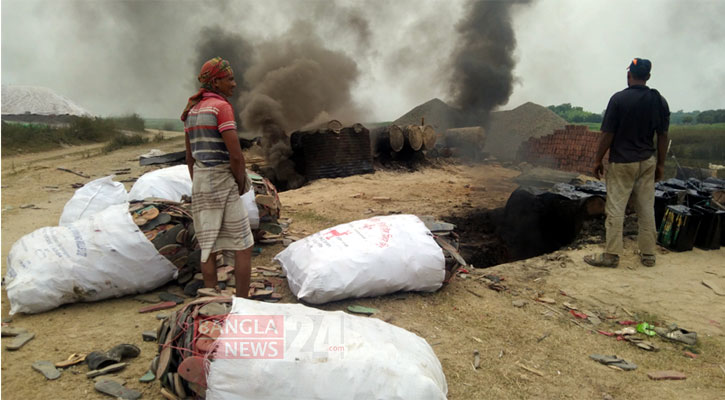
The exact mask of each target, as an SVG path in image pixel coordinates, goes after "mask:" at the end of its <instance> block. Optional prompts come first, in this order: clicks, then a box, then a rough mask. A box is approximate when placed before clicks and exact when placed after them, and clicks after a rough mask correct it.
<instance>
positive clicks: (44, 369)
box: [32, 360, 60, 380]
mask: <svg viewBox="0 0 725 400" xmlns="http://www.w3.org/2000/svg"><path fill="white" fill-rule="evenodd" d="M32 367H33V369H34V370H36V371H38V372H40V373H41V374H43V376H45V379H48V380H54V379H58V378H60V371H58V370H57V369H56V368H55V366H54V365H53V363H52V362H50V361H45V360H43V361H36V362H34V363H33V365H32Z"/></svg>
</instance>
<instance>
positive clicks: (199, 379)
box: [178, 356, 207, 388]
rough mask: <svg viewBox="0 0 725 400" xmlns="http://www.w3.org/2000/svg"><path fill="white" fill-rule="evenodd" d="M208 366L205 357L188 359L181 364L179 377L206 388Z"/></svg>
mask: <svg viewBox="0 0 725 400" xmlns="http://www.w3.org/2000/svg"><path fill="white" fill-rule="evenodd" d="M206 364H207V361H206V360H205V359H204V358H203V357H197V356H194V357H187V358H186V359H184V361H182V362H181V364H179V369H178V372H179V375H181V377H182V378H184V379H186V380H187V381H189V382H192V383H195V384H197V385H199V386H201V387H203V388H206Z"/></svg>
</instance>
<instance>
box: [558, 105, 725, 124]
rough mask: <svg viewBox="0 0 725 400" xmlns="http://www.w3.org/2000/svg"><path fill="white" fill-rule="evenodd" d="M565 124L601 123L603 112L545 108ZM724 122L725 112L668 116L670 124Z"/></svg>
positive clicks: (691, 112) (681, 112)
mask: <svg viewBox="0 0 725 400" xmlns="http://www.w3.org/2000/svg"><path fill="white" fill-rule="evenodd" d="M547 108H548V109H549V110H551V111H553V112H554V113H556V115H558V116H560V117H561V118H563V119H564V120H565V121H567V122H573V123H584V122H595V123H598V122H602V117H603V116H604V111H602V112H601V113H600V114H596V113H592V112H589V111H584V109H583V108H582V107H578V106H572V105H571V103H564V104H559V105H558V106H554V105H551V106H549V107H547ZM723 122H725V110H723V109H718V110H705V111H688V112H685V111H682V110H678V111H674V112H672V113H671V115H670V123H671V124H717V123H723Z"/></svg>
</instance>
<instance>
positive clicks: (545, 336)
mask: <svg viewBox="0 0 725 400" xmlns="http://www.w3.org/2000/svg"><path fill="white" fill-rule="evenodd" d="M549 336H551V331H548V332H546V333H544V334H543V335H542V336H541V337H540V338H538V339H536V343H540V342H541V341H542V340H544V339H546V338H548V337H549Z"/></svg>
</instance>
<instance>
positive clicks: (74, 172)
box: [56, 167, 90, 179]
mask: <svg viewBox="0 0 725 400" xmlns="http://www.w3.org/2000/svg"><path fill="white" fill-rule="evenodd" d="M56 169H57V170H58V171H64V172H70V173H71V174H74V175H78V176H80V177H82V178H86V179H88V178H90V176H88V175H86V174H83V173H81V172H76V171H73V170H70V169H68V168H63V167H58V168H56Z"/></svg>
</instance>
